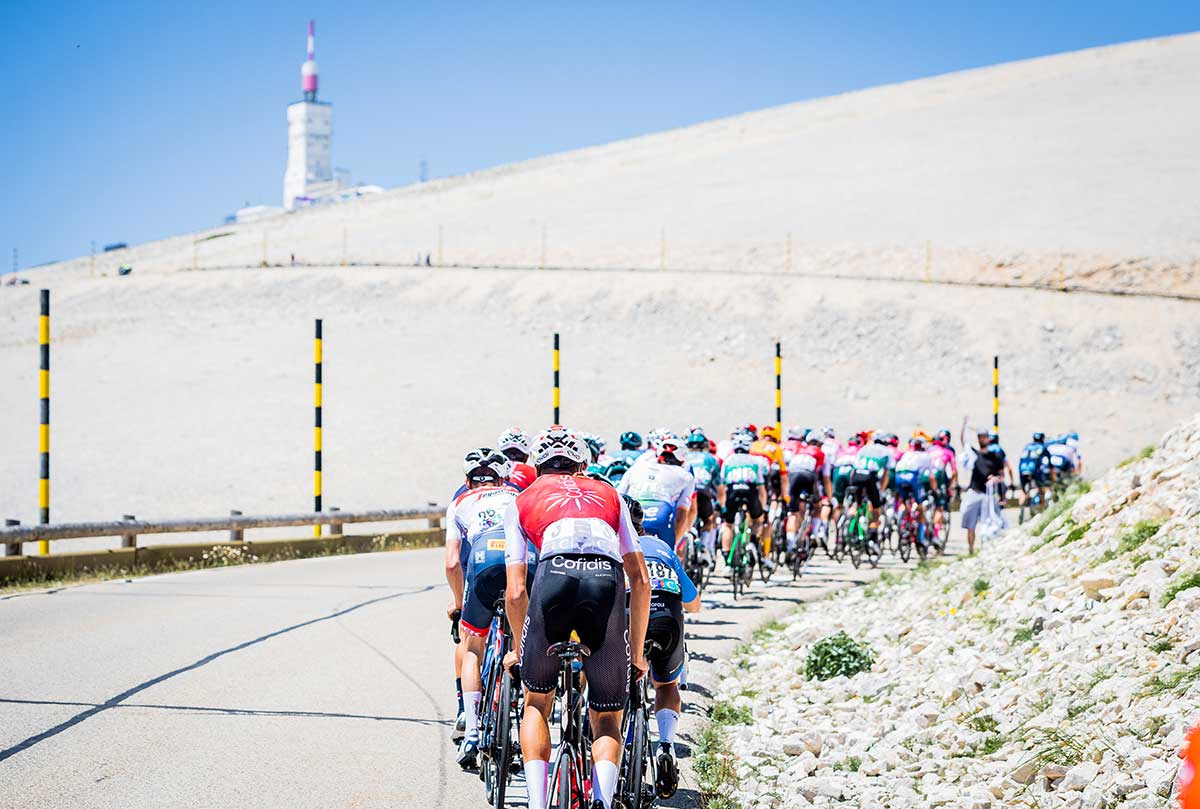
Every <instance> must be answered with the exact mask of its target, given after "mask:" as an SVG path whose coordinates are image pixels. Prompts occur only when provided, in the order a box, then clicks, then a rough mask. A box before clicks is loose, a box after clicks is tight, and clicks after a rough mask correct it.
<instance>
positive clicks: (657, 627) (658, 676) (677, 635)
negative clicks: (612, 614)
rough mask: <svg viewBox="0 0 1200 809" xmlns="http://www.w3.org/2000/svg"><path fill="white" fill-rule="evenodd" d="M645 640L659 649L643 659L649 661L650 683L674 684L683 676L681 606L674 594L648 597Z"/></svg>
mask: <svg viewBox="0 0 1200 809" xmlns="http://www.w3.org/2000/svg"><path fill="white" fill-rule="evenodd" d="M646 640H652V641H654V642H655V643H657V644H658V645H659V646H661V647H662V649H661V650H659V649H655V650H654V651H652V652H651V653H650V654H649V655H647V656H646V659H647V660H649V661H650V676H651V677H652V678H653V679H654V682H656V683H672V682H675V681H676V680H678V679H679V675H680V674H682V673H683V652H684V649H683V602H682V601H681V600H680V598H679V596H678V595H676V594H675V593H663V592H657V591H656V592H654V593H651V595H650V622H649V625H648V626H647V627H646Z"/></svg>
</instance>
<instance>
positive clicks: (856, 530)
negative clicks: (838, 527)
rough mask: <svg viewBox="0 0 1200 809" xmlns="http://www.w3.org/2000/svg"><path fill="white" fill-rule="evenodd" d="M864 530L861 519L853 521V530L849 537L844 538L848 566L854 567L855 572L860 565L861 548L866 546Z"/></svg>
mask: <svg viewBox="0 0 1200 809" xmlns="http://www.w3.org/2000/svg"><path fill="white" fill-rule="evenodd" d="M865 537H866V529H865V528H864V527H863V524H862V517H859V518H857V519H856V520H855V521H854V526H853V530H852V531H851V532H850V536H848V537H846V552H847V553H848V554H849V555H850V564H852V565H854V569H855V570H857V569H858V566H859V565H861V564H862V557H863V546H864V545H866V543H867V540H866V538H865Z"/></svg>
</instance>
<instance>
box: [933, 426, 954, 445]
mask: <svg viewBox="0 0 1200 809" xmlns="http://www.w3.org/2000/svg"><path fill="white" fill-rule="evenodd" d="M933 443H935V444H940V445H942V446H946V445H947V444H949V443H950V431H949V430H938V431H937V433H936V434H935V435H934V436H933Z"/></svg>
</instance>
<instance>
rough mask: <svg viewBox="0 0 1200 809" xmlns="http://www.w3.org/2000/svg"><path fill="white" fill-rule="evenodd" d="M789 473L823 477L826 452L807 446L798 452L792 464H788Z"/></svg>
mask: <svg viewBox="0 0 1200 809" xmlns="http://www.w3.org/2000/svg"><path fill="white" fill-rule="evenodd" d="M788 471H789V472H812V473H813V474H814V475H818V476H820V475H822V474H823V473H824V471H825V452H824V451H823V450H822V449H821V448H820V447H814V446H812V445H810V444H805V445H803V446H802V447H800V448H799V449H797V450H796V454H795V455H793V456H792V462H791V463H789V464H788Z"/></svg>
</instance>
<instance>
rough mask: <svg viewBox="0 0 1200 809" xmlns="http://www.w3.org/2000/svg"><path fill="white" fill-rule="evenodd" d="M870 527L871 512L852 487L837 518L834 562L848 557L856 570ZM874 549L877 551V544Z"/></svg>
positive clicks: (865, 545)
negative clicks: (840, 514)
mask: <svg viewBox="0 0 1200 809" xmlns="http://www.w3.org/2000/svg"><path fill="white" fill-rule="evenodd" d="M870 527H871V512H870V510H869V509H868V508H867V501H866V500H865V499H860V498H859V496H858V490H857V487H852V488H851V490H850V492H849V493H848V494H847V495H846V503H845V505H844V507H843V508H842V516H841V517H840V518H838V531H837V546H836V547H837V557H836V561H838V562H840V561H842V559H843V558H845V557H846V556H849V557H850V564H852V565H854V567H855V568H856V569H857V568H858V566H859V565H861V564H862V557H863V552H864V551H865V550H866V549H867V541H868V538H869V535H870ZM875 547H876V549H878V547H879V545H878V543H876V545H875ZM875 558H878V557H875Z"/></svg>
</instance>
